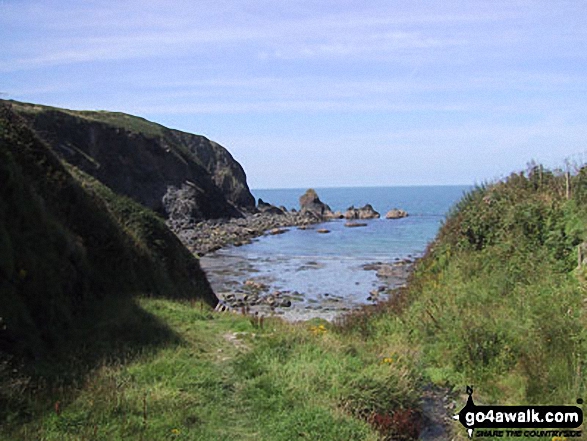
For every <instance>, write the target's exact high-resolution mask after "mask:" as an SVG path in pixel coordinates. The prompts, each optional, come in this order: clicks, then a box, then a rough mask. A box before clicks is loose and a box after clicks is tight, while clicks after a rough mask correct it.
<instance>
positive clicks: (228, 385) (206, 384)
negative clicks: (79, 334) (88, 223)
mask: <svg viewBox="0 0 587 441" xmlns="http://www.w3.org/2000/svg"><path fill="white" fill-rule="evenodd" d="M137 306H138V307H139V308H140V309H141V310H143V311H144V314H146V315H147V316H149V317H151V318H152V320H155V322H157V323H161V324H164V325H165V326H166V327H168V333H169V335H170V336H174V338H166V339H159V344H157V345H151V346H150V347H143V348H142V349H141V350H140V351H138V352H135V353H133V354H131V355H128V356H127V357H125V358H124V359H122V358H115V359H111V360H108V361H104V362H103V363H102V364H101V365H100V366H99V367H97V368H95V369H93V370H92V371H90V372H88V373H86V375H85V376H84V377H83V381H80V382H79V383H72V382H71V381H70V382H68V385H66V386H62V387H57V388H55V387H51V388H44V389H43V388H41V389H36V390H34V394H33V395H31V396H30V397H29V398H30V400H31V401H30V402H29V406H28V407H27V408H26V409H27V411H26V414H27V418H25V419H24V422H23V417H22V412H21V415H20V416H19V417H17V416H14V417H13V422H12V423H9V424H6V425H4V426H3V429H2V432H0V433H2V435H1V437H0V439H22V440H27V439H31V440H32V439H43V440H80V439H81V440H83V439H92V440H102V439H103V440H118V439H128V440H143V439H144V440H155V439H156V440H159V439H178V440H179V439H182V440H212V439H214V440H222V439H226V440H234V439H243V440H247V439H251V440H253V439H255V440H291V439H312V440H340V439H345V440H346V439H349V440H369V439H371V440H376V439H381V436H382V435H381V433H379V432H378V431H377V430H376V425H373V424H369V422H370V423H374V422H375V421H380V422H385V421H387V420H389V421H387V425H386V426H385V427H383V429H384V430H387V431H388V432H387V434H388V436H391V433H392V432H391V431H390V430H391V427H392V423H391V422H390V421H391V420H392V415H394V412H396V413H398V414H399V413H400V412H401V411H403V410H404V409H414V408H416V407H417V399H418V397H417V393H416V390H417V388H416V385H415V384H414V383H413V372H411V371H410V369H411V368H410V363H409V360H408V359H407V358H402V357H403V355H402V351H403V350H404V349H405V348H399V347H395V346H393V345H390V344H389V343H388V344H386V345H385V346H378V347H376V346H373V345H370V346H369V347H365V346H364V345H363V344H362V343H361V342H360V341H358V340H355V339H352V338H347V337H342V336H341V335H340V334H338V333H336V332H335V331H334V330H332V328H331V327H330V326H329V325H326V326H324V324H323V326H324V327H323V329H324V331H323V332H319V333H316V332H314V331H313V329H312V327H311V326H312V325H310V324H297V325H291V324H287V323H283V322H281V321H279V320H277V319H275V320H266V321H265V324H264V327H263V329H261V328H259V327H254V326H253V325H252V322H251V321H250V320H249V319H248V318H246V317H243V316H240V315H235V314H231V313H225V314H217V313H213V312H211V311H210V310H209V309H208V307H207V306H204V305H202V304H199V303H190V302H181V301H170V300H161V299H152V298H140V299H138V300H137ZM136 325H138V323H137V324H136ZM96 326H99V325H98V324H96V325H95V326H94V328H90V329H92V330H93V329H95V327H96ZM318 326H319V325H318ZM127 331H128V333H129V336H134V337H133V338H130V340H129V341H133V340H136V339H137V338H139V337H138V336H139V335H140V334H141V327H139V326H132V325H130V326H128V327H127ZM143 331H144V332H145V333H146V335H147V336H148V337H153V336H155V335H156V334H159V333H160V332H161V329H157V327H151V328H143ZM147 339H148V338H147ZM109 340H111V338H110V339H108V338H104V336H103V335H100V334H97V335H96V339H95V340H94V342H95V343H96V344H98V343H99V342H101V343H102V344H103V343H104V342H105V341H109ZM127 347H135V348H136V347H138V345H137V344H136V342H135V343H129V344H128V345H127ZM118 353H120V351H118ZM404 355H406V356H407V354H404ZM392 357H393V358H392ZM31 403H32V404H31ZM56 403H59V404H56ZM56 406H57V407H56ZM377 416H379V417H378V418H379V419H377ZM383 416H387V417H386V418H387V420H386V419H385V418H384V417H383ZM404 429H405V428H404ZM396 435H397V434H396ZM394 439H398V438H394ZM404 439H408V438H404Z"/></svg>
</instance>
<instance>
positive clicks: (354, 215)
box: [344, 204, 380, 219]
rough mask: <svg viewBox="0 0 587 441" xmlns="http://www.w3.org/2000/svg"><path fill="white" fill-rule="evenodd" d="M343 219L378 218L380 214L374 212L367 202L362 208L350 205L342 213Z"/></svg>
mask: <svg viewBox="0 0 587 441" xmlns="http://www.w3.org/2000/svg"><path fill="white" fill-rule="evenodd" d="M344 217H345V219H379V217H380V214H379V213H378V212H376V211H375V210H374V209H373V207H372V206H371V204H367V205H365V206H364V207H362V208H355V207H354V206H351V207H349V208H348V209H347V211H346V212H345V213H344Z"/></svg>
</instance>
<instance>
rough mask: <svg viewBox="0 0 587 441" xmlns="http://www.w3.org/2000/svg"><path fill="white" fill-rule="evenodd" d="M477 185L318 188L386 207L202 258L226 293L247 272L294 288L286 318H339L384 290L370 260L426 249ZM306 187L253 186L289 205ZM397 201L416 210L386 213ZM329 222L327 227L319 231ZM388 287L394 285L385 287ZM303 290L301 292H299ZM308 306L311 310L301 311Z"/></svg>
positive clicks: (343, 200) (332, 200) (335, 206)
mask: <svg viewBox="0 0 587 441" xmlns="http://www.w3.org/2000/svg"><path fill="white" fill-rule="evenodd" d="M471 188H472V187H471V186H463V185H460V186H403V187H400V186H397V187H352V188H315V190H316V192H317V193H318V196H319V197H320V199H321V200H322V201H323V202H324V203H326V204H328V205H329V206H330V208H331V209H332V210H333V211H341V212H343V213H344V211H346V209H347V208H349V207H350V206H354V207H362V206H364V205H365V204H371V205H372V206H373V208H374V209H375V210H376V211H378V212H379V213H380V214H381V218H380V219H372V220H366V221H361V222H366V223H367V226H365V227H357V228H348V227H345V226H344V224H345V222H346V221H345V220H334V221H330V222H327V223H324V224H323V225H319V226H316V227H315V228H314V229H308V230H300V229H297V228H296V227H291V228H289V230H288V231H287V233H285V234H280V235H267V236H262V237H260V238H257V239H255V240H254V241H253V243H252V244H249V245H245V246H240V247H229V248H224V249H221V250H219V251H217V252H216V253H214V254H212V255H209V256H205V257H204V258H203V259H202V266H203V267H204V269H205V270H206V272H207V273H208V277H209V279H210V281H211V283H212V287H213V288H214V290H215V291H216V292H217V293H220V294H221V295H222V294H224V293H227V292H231V291H233V290H234V289H235V287H238V286H241V285H242V283H243V282H244V281H245V280H249V279H252V280H255V281H259V282H262V283H264V284H266V285H268V286H269V287H270V288H269V289H270V291H272V290H275V291H285V292H294V293H295V294H296V295H297V297H296V300H295V301H294V305H293V308H290V309H289V310H288V311H285V312H282V314H284V316H285V318H290V319H292V320H294V319H300V318H301V319H307V318H312V317H322V318H326V319H332V318H333V317H334V316H335V315H336V314H337V313H339V312H340V311H341V310H342V311H346V310H348V309H352V308H353V307H356V306H358V305H361V304H366V303H369V302H370V301H371V296H370V293H371V292H373V290H377V289H379V290H382V289H383V287H382V282H381V279H380V278H378V277H377V275H376V272H375V271H372V270H366V269H365V268H369V265H373V264H379V263H386V264H392V263H394V262H398V261H401V260H405V259H408V260H413V259H416V258H418V257H420V256H421V255H422V254H423V253H424V251H425V250H426V247H427V245H428V244H429V243H430V242H431V241H432V240H433V239H434V237H435V236H436V234H437V232H438V230H439V228H440V226H441V224H442V221H443V220H444V219H445V218H446V215H447V213H448V212H449V210H450V209H451V207H453V206H454V205H455V204H456V203H457V202H458V201H459V200H460V199H461V197H462V196H463V195H464V194H465V193H466V192H467V191H469V190H470V189H471ZM305 191H306V189H305V188H288V189H254V190H252V193H253V195H254V196H255V198H256V199H259V198H260V199H262V200H263V201H265V202H269V203H271V204H273V205H276V206H284V207H286V208H287V209H292V208H295V209H299V198H300V196H301V195H302V194H304V192H305ZM392 208H400V209H402V210H405V211H407V212H408V213H409V216H408V217H406V218H402V219H385V214H386V213H387V211H389V210H390V209H392ZM317 228H326V229H328V230H329V231H330V233H328V234H319V233H317V232H316V229H317ZM385 288H388V286H387V287H385ZM298 294H299V295H298ZM301 312H303V313H304V314H300V313H301Z"/></svg>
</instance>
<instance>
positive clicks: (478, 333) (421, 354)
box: [342, 167, 587, 439]
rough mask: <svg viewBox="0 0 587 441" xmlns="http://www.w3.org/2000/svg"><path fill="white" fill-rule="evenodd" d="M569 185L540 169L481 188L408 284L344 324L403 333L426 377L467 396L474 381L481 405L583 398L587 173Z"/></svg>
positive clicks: (361, 330) (376, 336) (586, 389)
mask: <svg viewBox="0 0 587 441" xmlns="http://www.w3.org/2000/svg"><path fill="white" fill-rule="evenodd" d="M569 183H570V186H569V187H570V191H569V193H568V194H567V191H566V177H565V175H564V174H563V173H562V172H556V171H554V172H551V171H547V170H544V169H543V168H542V167H534V168H533V169H531V170H529V171H528V173H527V174H525V173H520V174H513V175H512V176H510V177H509V178H508V179H506V180H504V181H501V182H496V183H493V184H489V185H484V186H481V187H479V188H477V189H475V190H473V191H472V192H471V193H469V194H468V195H466V196H465V197H464V198H463V200H461V201H460V202H459V204H457V206H456V207H455V208H454V209H453V210H452V212H451V213H450V215H449V216H448V217H447V219H446V221H445V223H444V225H443V227H442V228H441V230H440V232H439V234H438V236H437V238H436V240H435V241H434V242H433V243H432V244H431V246H430V247H429V249H428V251H427V253H426V256H425V257H424V258H423V259H422V260H421V261H420V262H419V263H418V266H417V268H416V271H415V273H414V275H413V277H412V278H411V280H410V283H409V287H408V289H406V290H402V291H399V292H398V293H396V295H395V296H394V297H393V298H392V300H391V301H390V302H388V303H387V304H383V305H379V306H378V307H377V308H366V309H365V310H364V311H360V312H357V313H355V314H353V315H351V316H349V317H347V318H345V319H344V320H343V321H342V325H343V326H342V330H343V331H344V332H345V333H348V334H350V335H362V336H364V337H365V338H367V339H368V340H373V341H381V340H384V339H390V338H393V339H398V338H401V339H403V340H404V341H406V342H408V344H410V345H411V346H412V347H413V348H415V351H417V354H418V357H416V358H415V362H416V363H417V364H418V368H419V372H420V374H421V375H422V377H423V378H424V379H426V380H428V381H431V382H433V383H436V384H437V385H439V386H443V387H447V388H449V389H454V390H457V391H460V392H461V393H462V391H464V388H465V385H474V387H475V396H476V398H477V402H479V403H485V404H512V405H520V404H557V405H574V404H575V403H576V400H577V398H583V399H584V397H585V396H587V375H586V370H587V303H586V301H585V299H586V296H587V283H586V281H585V271H586V270H585V266H582V267H581V268H577V246H578V245H580V244H582V243H583V242H584V241H585V239H586V234H585V231H586V230H585V228H586V226H587V210H586V209H585V206H586V205H585V202H586V201H587V191H586V188H587V170H586V169H584V168H583V169H581V170H580V171H579V172H578V173H576V174H575V175H574V176H571V177H570V179H569ZM463 404H464V402H463V403H460V405H463ZM585 410H587V409H586V407H585V405H583V411H584V412H585ZM454 429H455V434H456V435H457V436H462V435H463V434H464V430H463V428H462V427H459V426H458V424H455V427H454ZM504 439H505V438H504Z"/></svg>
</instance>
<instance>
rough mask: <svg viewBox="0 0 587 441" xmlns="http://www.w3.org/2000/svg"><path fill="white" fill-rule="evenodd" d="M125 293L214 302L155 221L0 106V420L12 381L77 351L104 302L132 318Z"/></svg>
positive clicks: (185, 255)
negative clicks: (65, 160) (65, 159)
mask: <svg viewBox="0 0 587 441" xmlns="http://www.w3.org/2000/svg"><path fill="white" fill-rule="evenodd" d="M135 293H143V294H147V295H153V296H165V297H170V298H184V299H196V298H201V299H204V300H205V301H207V302H208V303H209V304H211V305H214V304H215V303H216V302H217V299H216V296H215V295H214V293H213V292H212V290H211V288H210V286H209V284H208V281H207V279H206V277H205V275H204V273H203V271H202V270H201V269H200V266H199V263H198V261H197V259H196V258H195V257H194V256H192V255H191V254H190V253H189V251H187V249H186V248H185V247H184V246H183V245H182V244H181V243H180V241H179V240H178V239H177V237H175V235H174V234H173V233H172V232H171V231H169V229H168V228H167V227H166V226H165V223H164V222H163V220H162V219H160V218H158V217H157V216H156V215H155V214H153V213H152V212H151V211H149V210H147V209H145V208H144V207H142V206H140V205H138V204H137V203H135V202H133V201H131V200H130V199H128V198H125V197H120V196H117V195H115V194H114V193H113V192H112V191H110V190H109V189H108V188H106V187H104V186H103V185H101V184H100V183H98V182H97V181H95V180H94V179H92V178H90V177H89V176H87V175H85V174H84V173H82V172H80V171H79V170H76V169H75V168H73V167H71V166H66V165H64V164H63V163H61V161H60V160H59V159H58V158H57V157H56V156H55V155H54V154H53V153H52V152H51V150H50V149H49V148H48V147H47V146H46V145H45V144H44V143H43V142H42V141H41V140H40V139H39V138H38V137H37V136H36V134H35V133H34V132H33V131H31V130H30V129H29V128H28V126H27V125H26V124H25V123H24V122H23V120H22V119H21V118H20V117H18V116H17V115H15V114H14V113H13V112H12V111H11V109H10V108H9V107H7V106H2V107H0V317H1V319H0V320H1V323H0V383H1V386H2V387H1V388H0V389H1V390H2V393H0V413H1V414H4V412H3V411H6V409H7V408H8V407H10V406H12V404H14V403H11V402H10V400H11V399H13V398H16V399H18V398H19V397H18V393H13V392H14V390H13V389H14V388H13V386H14V385H18V384H20V383H19V380H18V379H19V378H20V375H31V376H35V375H37V374H38V371H39V367H40V366H41V365H42V364H43V363H44V362H48V361H49V360H51V359H52V358H54V357H57V356H60V355H62V354H63V348H64V347H66V346H67V347H68V348H69V349H72V350H74V351H77V350H80V348H79V347H77V348H73V347H72V346H71V345H70V344H69V342H70V341H71V340H75V341H76V342H77V343H79V345H82V346H83V345H84V341H83V340H81V339H76V337H79V335H81V334H82V333H83V332H84V330H85V329H87V320H88V318H91V319H92V320H96V321H100V320H102V321H103V323H102V325H107V323H108V321H109V317H110V318H115V317H116V316H117V313H118V312H120V311H116V310H113V311H106V310H104V309H103V305H104V304H105V302H106V300H107V299H110V298H112V299H125V301H122V300H121V303H120V304H119V306H121V310H125V311H128V308H131V309H133V308H134V309H133V310H134V311H135V312H136V314H137V317H138V316H140V315H141V313H140V312H139V311H137V310H136V307H134V306H133V304H132V299H131V295H132V294H135ZM125 302H126V303H125ZM137 317H135V318H137ZM145 320H146V321H148V320H147V319H145ZM162 335H165V334H164V333H163V334H162ZM86 337H87V336H86ZM146 343H148V342H146ZM92 357H93V356H92ZM9 361H10V362H11V363H12V364H9ZM18 363H23V365H22V366H18ZM16 366H18V367H19V369H20V370H21V371H22V372H21V373H19V374H15V375H12V373H13V372H14V371H13V368H15V367H16Z"/></svg>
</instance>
